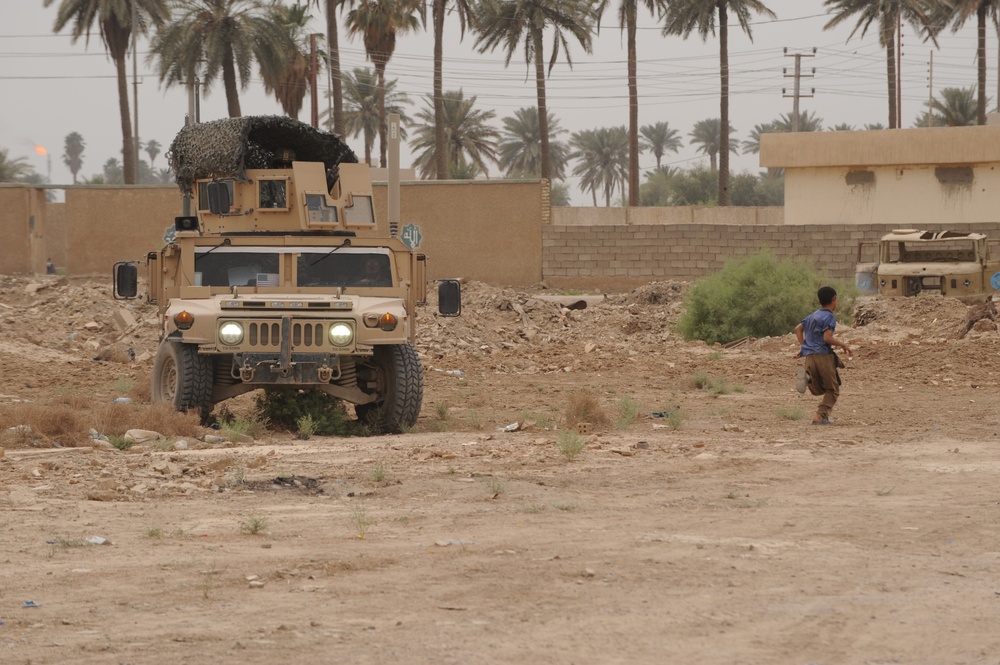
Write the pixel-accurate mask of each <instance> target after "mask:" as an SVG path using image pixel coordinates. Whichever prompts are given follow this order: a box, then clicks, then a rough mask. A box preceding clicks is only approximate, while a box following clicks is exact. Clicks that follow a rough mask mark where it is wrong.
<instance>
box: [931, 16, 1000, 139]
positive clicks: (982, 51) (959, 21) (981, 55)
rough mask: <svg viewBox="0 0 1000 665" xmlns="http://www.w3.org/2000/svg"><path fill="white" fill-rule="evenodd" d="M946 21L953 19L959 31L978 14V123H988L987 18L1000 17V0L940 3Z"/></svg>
mask: <svg viewBox="0 0 1000 665" xmlns="http://www.w3.org/2000/svg"><path fill="white" fill-rule="evenodd" d="M939 7H940V10H941V11H942V12H943V13H944V18H945V22H947V21H952V27H951V30H952V32H958V31H959V30H960V29H961V28H962V26H963V25H965V22H966V21H968V20H969V18H970V17H971V16H972V15H973V14H975V16H976V36H977V39H976V64H977V65H978V72H977V73H978V76H979V78H978V85H977V87H978V89H979V96H978V97H977V101H976V124H979V125H985V124H986V19H987V18H988V17H992V18H993V19H994V20H997V19H998V18H1000V0H948V2H947V3H946V4H941V5H939Z"/></svg>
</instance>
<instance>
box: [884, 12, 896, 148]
mask: <svg viewBox="0 0 1000 665" xmlns="http://www.w3.org/2000/svg"><path fill="white" fill-rule="evenodd" d="M895 41H896V24H895V22H893V21H891V20H890V21H886V22H885V23H884V24H883V31H882V43H883V44H884V45H885V74H886V78H888V83H889V129H898V128H899V120H898V119H897V117H896V110H897V109H896V51H895V45H894V42H895Z"/></svg>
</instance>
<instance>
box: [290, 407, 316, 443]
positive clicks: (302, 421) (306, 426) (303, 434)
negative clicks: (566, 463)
mask: <svg viewBox="0 0 1000 665" xmlns="http://www.w3.org/2000/svg"><path fill="white" fill-rule="evenodd" d="M295 430H296V432H298V435H299V438H301V439H308V438H309V437H311V436H312V435H313V434H315V433H316V422H315V421H314V420H313V417H312V415H310V414H308V413H307V414H306V415H304V416H301V417H299V419H298V420H296V421H295Z"/></svg>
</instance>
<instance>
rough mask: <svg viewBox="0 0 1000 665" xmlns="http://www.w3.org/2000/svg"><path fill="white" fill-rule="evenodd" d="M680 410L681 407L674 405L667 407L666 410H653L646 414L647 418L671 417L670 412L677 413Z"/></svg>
mask: <svg viewBox="0 0 1000 665" xmlns="http://www.w3.org/2000/svg"><path fill="white" fill-rule="evenodd" d="M678 411H680V407H674V408H672V409H667V410H666V411H653V412H652V413H651V414H649V415H648V416H646V417H647V418H669V417H670V414H672V413H677V412H678Z"/></svg>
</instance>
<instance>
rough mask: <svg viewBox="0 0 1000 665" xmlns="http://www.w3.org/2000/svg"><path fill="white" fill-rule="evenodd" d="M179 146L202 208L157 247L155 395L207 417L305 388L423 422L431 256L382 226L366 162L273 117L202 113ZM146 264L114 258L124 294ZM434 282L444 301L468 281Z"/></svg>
mask: <svg viewBox="0 0 1000 665" xmlns="http://www.w3.org/2000/svg"><path fill="white" fill-rule="evenodd" d="M168 157H169V159H170V163H171V166H172V168H173V169H174V172H175V174H176V177H177V183H178V185H179V187H180V188H181V191H182V192H183V193H184V194H186V195H188V196H190V197H191V199H192V203H193V210H192V211H191V214H188V215H183V216H179V217H177V218H176V219H175V223H174V234H173V239H172V240H171V241H170V242H169V243H168V244H167V245H166V246H165V247H164V248H163V249H161V250H160V251H158V252H151V253H150V254H149V255H148V256H147V257H146V259H145V265H146V267H147V272H148V286H147V293H146V297H147V299H148V301H149V302H150V303H154V304H156V305H158V307H159V314H160V317H159V320H160V325H161V326H162V327H161V331H160V333H161V341H160V344H159V349H158V350H157V353H156V358H155V361H154V363H153V376H152V398H153V400H154V401H166V402H170V403H172V404H173V405H174V407H176V408H177V409H179V410H197V411H199V412H200V413H201V414H202V416H203V417H206V416H207V415H208V414H209V413H210V412H211V410H212V407H213V405H214V404H217V403H219V402H222V401H223V400H226V399H229V398H231V397H235V396H236V395H239V394H242V393H245V392H248V391H251V390H254V389H258V388H265V389H268V388H272V387H275V386H294V387H297V388H300V389H313V390H321V391H323V392H326V393H328V394H330V395H332V396H334V397H337V398H340V399H343V400H345V401H347V402H349V403H351V404H353V405H354V408H355V411H356V412H357V414H358V416H359V418H362V419H366V420H370V421H373V422H376V423H378V424H379V426H381V427H382V428H383V429H385V430H387V431H399V430H400V429H402V428H405V427H409V426H411V425H413V424H414V422H415V421H416V419H417V415H418V414H419V412H420V405H421V401H422V399H423V370H422V368H421V364H420V359H419V358H418V356H417V353H416V351H415V350H414V347H413V341H414V335H415V326H416V306H417V305H418V304H424V301H425V297H426V261H425V257H424V256H423V255H422V254H418V253H416V252H414V251H412V250H411V249H410V248H409V247H407V246H406V245H405V244H404V243H403V242H402V241H401V240H400V239H399V238H397V237H395V234H394V233H387V232H385V231H381V232H380V231H379V228H378V225H377V224H376V220H375V211H374V205H373V197H372V187H371V182H370V179H369V169H368V167H367V166H366V165H363V164H358V163H357V161H358V160H357V158H356V157H355V155H354V153H353V152H352V151H351V150H350V148H348V147H347V146H346V145H345V144H344V143H343V142H342V141H341V140H340V139H339V138H338V137H336V136H334V135H332V134H328V133H325V132H321V131H318V130H315V129H313V128H312V127H310V126H308V125H304V124H302V123H299V122H297V121H294V120H291V119H289V118H284V117H277V116H273V117H247V118H233V119H226V120H219V121H215V122H208V123H202V124H196V125H190V126H188V127H185V128H184V129H183V130H181V132H180V133H179V134H178V135H177V137H176V139H175V140H174V142H173V144H172V145H171V147H170V151H169V154H168ZM140 263H142V262H141V261H125V262H120V263H118V264H116V265H115V289H114V293H115V297H116V298H132V297H136V296H137V291H138V287H137V283H138V269H137V265H138V264H140ZM438 295H439V298H438V299H439V310H440V313H441V314H442V315H446V316H448V315H457V314H458V313H459V312H460V309H461V292H460V285H459V283H458V282H457V281H454V280H444V281H442V282H440V283H439V294H438Z"/></svg>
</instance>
